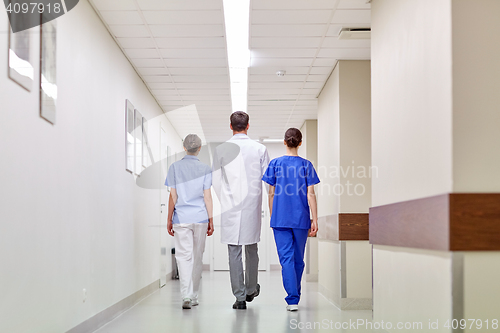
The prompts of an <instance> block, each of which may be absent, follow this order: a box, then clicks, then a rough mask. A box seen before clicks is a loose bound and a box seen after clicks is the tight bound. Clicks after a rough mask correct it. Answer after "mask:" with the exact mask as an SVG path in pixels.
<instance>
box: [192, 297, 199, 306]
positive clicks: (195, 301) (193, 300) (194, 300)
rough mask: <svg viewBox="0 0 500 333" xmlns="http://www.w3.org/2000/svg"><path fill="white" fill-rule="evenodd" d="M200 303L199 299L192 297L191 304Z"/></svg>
mask: <svg viewBox="0 0 500 333" xmlns="http://www.w3.org/2000/svg"><path fill="white" fill-rule="evenodd" d="M198 304H200V303H199V302H198V300H197V299H192V300H191V306H197V305H198Z"/></svg>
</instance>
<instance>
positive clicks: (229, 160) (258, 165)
mask: <svg viewBox="0 0 500 333" xmlns="http://www.w3.org/2000/svg"><path fill="white" fill-rule="evenodd" d="M236 151H237V154H236V156H234V155H235V152H236ZM215 156H216V158H218V162H217V163H216V164H217V165H218V166H220V170H221V173H222V177H221V186H220V190H219V193H218V194H219V197H220V198H221V199H222V200H221V205H222V207H221V210H222V217H221V236H222V239H221V241H222V243H224V244H234V245H247V244H254V243H257V242H259V241H260V227H261V211H262V175H263V174H264V171H265V168H266V167H267V164H268V163H269V162H268V161H269V157H268V153H267V148H266V147H265V146H264V145H262V144H260V143H258V142H255V141H254V140H251V139H250V138H249V137H248V136H247V135H245V134H235V135H234V136H233V137H232V138H231V139H229V140H228V141H227V142H226V143H225V144H223V145H220V146H219V147H217V148H216V152H215ZM214 186H215V184H214ZM233 221H240V222H242V223H241V225H239V223H238V225H239V226H238V227H237V228H236V227H235V226H234V223H233Z"/></svg>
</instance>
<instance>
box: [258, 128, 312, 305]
mask: <svg viewBox="0 0 500 333" xmlns="http://www.w3.org/2000/svg"><path fill="white" fill-rule="evenodd" d="M284 144H285V145H286V155H284V156H281V157H278V158H275V159H274V160H272V161H271V163H269V166H268V168H267V170H266V172H265V174H264V176H263V177H262V180H263V181H265V182H266V183H268V184H269V185H270V186H269V210H270V211H271V228H273V232H274V240H275V242H276V248H277V250H278V256H279V259H280V264H281V274H282V277H283V286H284V287H285V290H286V292H287V294H288V296H287V297H286V298H285V301H286V302H287V304H288V305H287V310H288V311H297V310H298V304H299V301H300V289H301V286H300V282H301V280H302V273H303V272H304V266H305V265H304V251H305V248H306V242H307V237H308V236H315V235H316V232H317V231H318V212H317V211H318V210H317V204H316V194H315V193H314V185H316V184H318V183H319V178H318V175H317V174H316V170H315V169H314V167H313V165H312V163H311V162H310V161H308V160H306V159H304V158H302V157H300V156H299V155H298V149H299V147H300V145H301V144H302V133H301V132H300V131H299V130H298V129H296V128H289V129H288V130H287V131H286V133H285V140H284ZM311 215H312V219H311Z"/></svg>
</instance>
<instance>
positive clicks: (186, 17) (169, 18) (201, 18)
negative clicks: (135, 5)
mask: <svg viewBox="0 0 500 333" xmlns="http://www.w3.org/2000/svg"><path fill="white" fill-rule="evenodd" d="M143 14H144V18H145V19H146V22H147V23H148V24H223V23H224V15H223V12H222V11H221V10H186V11H178V10H177V11H167V10H160V11H158V10H155V11H143Z"/></svg>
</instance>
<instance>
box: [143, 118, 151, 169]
mask: <svg viewBox="0 0 500 333" xmlns="http://www.w3.org/2000/svg"><path fill="white" fill-rule="evenodd" d="M142 152H143V154H142V167H143V168H147V167H148V166H150V165H151V161H152V158H151V149H150V148H149V140H148V121H147V120H146V118H144V117H143V118H142Z"/></svg>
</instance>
